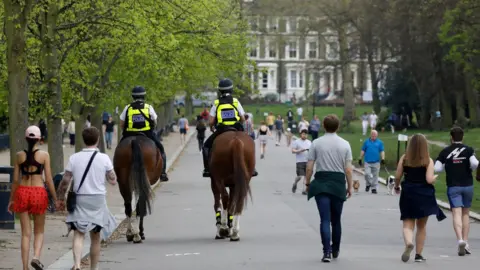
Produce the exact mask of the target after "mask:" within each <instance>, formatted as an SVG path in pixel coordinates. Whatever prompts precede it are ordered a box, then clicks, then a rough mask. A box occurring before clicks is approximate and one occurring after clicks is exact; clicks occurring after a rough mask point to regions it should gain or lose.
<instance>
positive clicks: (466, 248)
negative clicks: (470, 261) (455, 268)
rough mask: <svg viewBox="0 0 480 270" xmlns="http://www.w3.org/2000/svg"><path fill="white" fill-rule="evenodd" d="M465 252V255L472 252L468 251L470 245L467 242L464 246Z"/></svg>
mask: <svg viewBox="0 0 480 270" xmlns="http://www.w3.org/2000/svg"><path fill="white" fill-rule="evenodd" d="M465 254H467V255H470V254H472V252H471V251H470V246H469V245H468V243H467V245H466V246H465Z"/></svg>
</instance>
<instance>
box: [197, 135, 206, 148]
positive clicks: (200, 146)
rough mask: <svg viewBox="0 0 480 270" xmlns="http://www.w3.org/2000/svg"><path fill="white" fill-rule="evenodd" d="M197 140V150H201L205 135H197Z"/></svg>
mask: <svg viewBox="0 0 480 270" xmlns="http://www.w3.org/2000/svg"><path fill="white" fill-rule="evenodd" d="M197 140H198V150H200V151H202V149H203V142H204V141H205V137H197Z"/></svg>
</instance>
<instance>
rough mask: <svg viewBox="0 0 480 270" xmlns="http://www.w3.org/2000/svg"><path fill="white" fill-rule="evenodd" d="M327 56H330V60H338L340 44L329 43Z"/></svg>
mask: <svg viewBox="0 0 480 270" xmlns="http://www.w3.org/2000/svg"><path fill="white" fill-rule="evenodd" d="M327 55H328V58H330V59H337V58H338V43H337V42H330V43H328V51H327Z"/></svg>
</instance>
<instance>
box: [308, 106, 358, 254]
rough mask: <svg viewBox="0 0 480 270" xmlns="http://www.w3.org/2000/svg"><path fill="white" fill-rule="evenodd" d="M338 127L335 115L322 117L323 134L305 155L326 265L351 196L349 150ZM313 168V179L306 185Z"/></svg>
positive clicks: (336, 249)
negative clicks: (314, 169) (318, 215)
mask: <svg viewBox="0 0 480 270" xmlns="http://www.w3.org/2000/svg"><path fill="white" fill-rule="evenodd" d="M339 126H340V120H338V117H337V116H336V115H334V114H331V115H328V116H326V117H325V118H324V119H323V127H324V128H325V131H326V133H325V135H323V136H322V137H320V138H318V139H316V140H314V141H313V142H312V146H311V147H310V151H309V152H308V163H307V178H306V185H307V187H308V198H309V199H310V198H312V197H315V201H316V202H317V207H318V212H319V213H320V235H321V237H322V244H323V258H322V261H323V262H330V261H331V260H332V256H333V258H338V255H339V252H340V240H341V238H342V225H341V216H342V210H343V203H344V202H345V200H346V199H347V198H349V197H350V196H351V194H352V148H351V147H350V144H349V143H348V142H347V141H346V140H344V139H342V138H340V136H338V135H337V133H336V132H337V130H338V127H339ZM314 165H315V167H316V173H315V179H314V180H313V181H312V183H311V185H310V183H309V182H310V179H311V177H312V174H313V167H314ZM345 179H346V180H347V181H346V182H347V183H345ZM346 184H347V186H348V187H346ZM330 225H331V226H332V228H331V230H330ZM330 243H332V245H330Z"/></svg>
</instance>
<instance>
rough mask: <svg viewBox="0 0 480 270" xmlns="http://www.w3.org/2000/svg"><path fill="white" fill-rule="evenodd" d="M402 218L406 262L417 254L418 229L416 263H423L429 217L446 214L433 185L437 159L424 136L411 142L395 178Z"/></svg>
mask: <svg viewBox="0 0 480 270" xmlns="http://www.w3.org/2000/svg"><path fill="white" fill-rule="evenodd" d="M402 176H403V177H404V180H403V182H402V183H401V186H402V188H401V194H400V219H401V220H402V221H403V239H404V241H405V251H404V252H403V254H402V261H403V262H407V261H408V260H409V259H410V253H411V252H412V251H413V248H414V244H413V243H414V242H413V235H414V230H415V227H417V232H416V235H415V244H416V252H415V261H416V262H423V261H425V258H424V257H423V256H422V251H423V246H424V244H425V237H426V226H427V221H428V217H429V216H431V215H436V216H437V220H438V221H441V220H443V219H445V218H446V217H445V215H444V214H443V212H442V210H440V208H439V207H438V204H437V200H436V198H435V187H434V186H433V183H435V180H436V179H437V175H434V165H433V160H432V159H431V158H430V155H429V153H428V143H427V139H426V138H425V136H424V135H422V134H415V135H413V137H412V138H411V139H410V142H409V144H408V148H407V152H406V153H405V155H403V156H402V157H401V158H400V161H399V163H398V166H397V173H396V175H395V190H396V192H397V193H400V179H401V178H402Z"/></svg>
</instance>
